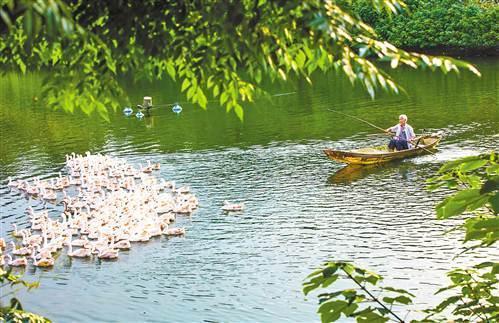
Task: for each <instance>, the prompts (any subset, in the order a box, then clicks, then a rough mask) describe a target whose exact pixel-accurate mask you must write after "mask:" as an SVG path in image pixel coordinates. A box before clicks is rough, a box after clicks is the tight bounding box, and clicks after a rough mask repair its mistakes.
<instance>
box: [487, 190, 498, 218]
mask: <svg viewBox="0 0 499 323" xmlns="http://www.w3.org/2000/svg"><path fill="white" fill-rule="evenodd" d="M489 203H490V206H491V207H492V210H493V211H494V214H495V215H497V214H499V192H497V193H496V194H495V195H494V196H492V197H491V198H489Z"/></svg>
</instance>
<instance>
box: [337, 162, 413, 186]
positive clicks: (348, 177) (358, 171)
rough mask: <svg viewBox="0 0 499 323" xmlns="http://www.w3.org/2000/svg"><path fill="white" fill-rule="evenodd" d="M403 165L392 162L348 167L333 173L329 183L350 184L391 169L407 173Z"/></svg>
mask: <svg viewBox="0 0 499 323" xmlns="http://www.w3.org/2000/svg"><path fill="white" fill-rule="evenodd" d="M401 164H402V163H401V161H392V162H388V163H383V164H375V165H346V166H345V167H343V168H341V169H339V170H337V171H336V172H334V173H332V174H331V175H330V176H329V177H328V182H329V183H331V184H349V183H352V182H355V181H357V180H359V179H362V178H365V177H367V176H369V175H371V174H376V173H380V172H383V171H386V170H387V169H391V168H396V169H397V170H398V171H399V172H400V174H405V173H407V169H406V167H407V166H405V167H404V165H401Z"/></svg>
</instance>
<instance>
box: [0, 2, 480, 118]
mask: <svg viewBox="0 0 499 323" xmlns="http://www.w3.org/2000/svg"><path fill="white" fill-rule="evenodd" d="M350 2H351V1H348V0H342V1H334V0H328V1H322V0H308V1H284V0H281V1H265V0H253V1H249V0H231V1H210V0H204V1H199V0H197V1H196V0H193V1H168V0H166V1H158V0H146V1H124V0H116V1H82V0H0V4H1V6H0V17H1V19H0V21H1V22H0V33H1V35H2V37H1V38H0V52H1V53H2V54H1V55H0V68H1V69H2V70H3V71H6V70H12V69H16V70H19V71H21V72H22V73H25V72H26V71H36V70H41V69H42V70H47V71H48V77H47V81H46V82H45V84H46V85H45V89H46V91H45V95H44V97H45V98H46V100H47V103H48V104H49V105H51V106H56V107H57V106H59V107H62V108H64V109H65V110H67V111H70V112H72V111H73V110H74V109H75V108H80V109H82V110H83V111H84V112H85V113H87V114H90V113H92V112H94V111H97V112H98V113H99V114H100V115H101V116H103V117H104V118H107V112H108V111H107V108H108V107H113V108H116V107H117V106H118V104H119V100H120V98H124V99H125V100H126V93H124V91H123V88H122V87H121V85H120V83H119V77H120V76H121V75H124V74H132V75H133V76H134V77H135V78H136V79H149V80H154V79H161V78H163V77H169V78H171V79H173V80H175V81H176V82H179V84H181V90H182V91H183V92H184V93H185V94H186V96H187V98H188V99H189V100H190V101H192V102H193V103H196V104H199V105H200V106H201V107H202V108H206V106H207V102H208V99H209V98H216V99H218V100H219V102H220V104H221V105H222V106H225V108H226V109H227V111H231V110H234V111H235V113H236V114H237V115H238V116H239V118H241V119H242V118H243V108H242V106H241V103H242V102H243V101H251V100H252V99H253V98H254V97H255V94H262V93H264V91H263V90H262V89H261V84H262V80H263V79H265V78H268V79H270V80H272V81H275V80H277V79H281V80H286V79H287V78H288V77H289V76H290V75H293V74H295V75H298V76H300V77H303V78H305V79H307V80H308V81H310V78H309V77H310V75H311V74H312V73H313V72H314V71H316V70H321V71H328V70H330V69H335V70H337V71H338V72H340V73H342V74H344V75H345V76H346V77H348V78H349V79H350V81H351V82H352V83H356V82H358V83H360V84H362V85H363V86H364V87H365V89H366V90H367V92H368V93H369V94H370V95H371V96H372V97H374V95H375V91H376V90H377V89H378V88H382V89H385V90H388V91H393V92H397V93H398V92H399V88H398V86H397V85H396V83H395V81H394V80H393V79H392V77H391V76H390V75H389V74H388V72H386V71H385V70H383V69H382V68H381V66H380V61H388V62H390V65H389V66H391V68H396V67H398V66H400V65H407V66H410V67H412V68H418V67H429V68H431V69H437V68H440V69H442V71H443V72H444V73H447V72H449V71H456V72H457V71H458V68H465V69H468V70H470V71H472V72H473V73H475V74H479V72H478V71H477V70H476V68H474V67H473V66H472V65H469V64H467V63H464V62H461V61H458V60H454V59H451V58H445V57H432V56H427V55H421V54H417V53H409V52H406V51H403V50H401V49H398V48H396V47H395V46H393V45H392V44H390V43H388V42H386V41H381V40H379V38H378V36H377V35H376V33H375V32H374V30H373V29H372V28H371V27H370V26H368V25H367V24H365V23H364V22H362V20H361V19H360V18H359V17H358V16H357V15H355V14H354V13H352V12H351V11H349V10H348V9H346V8H350V7H351V3H350ZM369 3H370V5H371V6H373V7H374V8H375V9H376V10H378V11H385V12H387V13H390V14H396V13H398V12H400V11H402V10H403V9H404V7H405V4H404V3H403V2H402V1H400V0H370V1H369ZM368 58H369V59H368ZM371 58H372V59H371Z"/></svg>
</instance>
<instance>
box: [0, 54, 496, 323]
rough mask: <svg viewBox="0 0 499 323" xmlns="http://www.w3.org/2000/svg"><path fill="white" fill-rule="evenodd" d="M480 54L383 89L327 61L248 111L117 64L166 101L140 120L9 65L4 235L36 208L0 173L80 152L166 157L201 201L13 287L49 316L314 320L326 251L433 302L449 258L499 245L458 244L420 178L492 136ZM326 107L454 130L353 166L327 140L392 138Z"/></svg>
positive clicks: (46, 170) (34, 169)
mask: <svg viewBox="0 0 499 323" xmlns="http://www.w3.org/2000/svg"><path fill="white" fill-rule="evenodd" d="M473 62H474V63H476V64H477V66H478V67H479V69H480V70H481V72H482V74H483V76H482V78H477V77H474V76H473V75H471V74H469V73H466V72H463V73H462V74H461V75H460V76H456V75H448V76H443V75H441V74H440V73H432V72H430V71H410V70H405V69H402V70H398V71H396V73H395V75H396V78H397V80H398V81H399V82H400V84H401V85H402V86H403V87H404V88H405V89H406V91H407V94H402V95H398V96H396V95H388V94H383V93H381V94H379V95H378V97H377V98H376V99H375V100H371V99H370V98H369V97H368V96H367V95H366V94H365V93H364V92H363V91H362V89H360V88H352V87H351V86H350V84H349V83H348V82H347V81H345V80H343V79H339V78H338V77H337V76H336V75H335V74H334V73H330V74H327V75H316V76H315V77H314V80H313V86H309V85H308V84H307V83H306V82H301V81H292V82H290V83H288V84H286V85H282V84H274V85H271V84H268V85H267V87H266V88H267V89H268V91H269V93H271V95H272V96H271V97H269V98H261V99H258V100H256V101H255V102H254V103H251V104H247V105H246V106H245V119H244V122H240V121H239V120H238V119H237V118H236V116H235V115H234V114H233V113H228V114H227V113H226V112H225V111H224V110H223V109H222V108H220V107H218V106H217V104H216V103H211V104H209V106H208V109H207V110H206V111H205V110H202V109H201V108H199V107H195V106H192V105H190V104H187V103H185V102H184V101H185V99H184V98H183V97H182V96H181V95H180V94H179V88H178V86H176V85H174V84H171V83H168V82H166V81H164V82H160V83H157V84H148V83H140V84H133V83H132V82H131V81H127V80H124V82H125V83H126V84H127V88H128V93H129V95H130V98H131V99H132V101H133V102H134V103H140V102H141V98H142V97H143V96H146V95H149V96H152V98H153V103H155V104H156V105H158V107H157V108H154V109H153V110H152V113H151V116H150V117H147V118H144V119H143V120H138V119H137V118H135V117H134V116H131V117H125V116H124V115H123V114H122V113H121V111H116V112H115V113H113V114H112V115H111V121H110V122H109V123H108V122H105V121H103V120H101V119H99V118H98V117H97V116H95V115H91V116H90V117H87V116H85V115H83V114H82V113H80V112H75V113H74V114H69V113H65V112H62V111H51V110H49V109H47V108H45V107H44V106H43V103H42V102H41V100H36V97H40V96H41V93H40V92H41V84H42V77H41V76H40V75H38V74H35V75H28V76H24V77H20V76H17V75H13V74H6V75H5V76H2V78H0V129H1V138H0V143H1V145H0V194H1V204H0V207H1V221H2V226H1V230H0V235H1V236H2V237H7V236H8V235H9V233H10V232H11V230H12V223H17V224H18V225H20V226H21V227H26V226H27V225H28V223H27V217H26V214H25V213H24V211H25V209H26V207H27V206H28V205H32V206H33V207H34V208H35V209H41V208H43V205H41V204H40V203H39V202H38V201H37V200H30V201H28V200H26V199H25V198H24V197H23V196H21V195H20V194H18V193H16V192H14V191H10V190H9V189H8V187H7V185H6V184H7V178H8V177H9V176H11V177H13V178H16V179H28V178H33V177H35V176H40V177H41V178H46V177H52V176H54V175H57V174H58V172H59V171H61V168H62V167H63V165H64V161H65V158H64V157H65V154H67V153H71V152H77V153H85V152H86V151H91V152H93V153H103V154H109V155H111V156H118V157H122V158H125V159H126V160H127V161H128V162H130V163H132V164H138V163H144V161H145V160H148V159H149V160H153V161H157V162H160V163H161V165H162V168H161V171H160V176H161V177H163V178H165V179H169V180H175V181H176V182H177V183H178V184H180V185H189V186H190V187H191V190H192V192H194V194H196V196H197V197H198V198H199V201H200V207H199V209H198V210H196V211H195V212H194V213H193V214H192V216H190V217H185V216H178V218H177V222H178V225H180V226H185V227H186V229H187V234H186V236H185V237H184V238H171V239H167V238H166V237H164V238H160V239H155V240H154V241H151V242H149V243H145V244H137V245H134V247H133V248H132V249H131V250H130V251H128V252H123V253H121V254H120V260H119V261H116V262H105V261H103V262H100V261H96V260H86V261H82V260H77V259H76V260H70V259H69V258H68V257H67V256H66V255H65V254H62V255H61V256H59V257H58V258H57V260H56V265H55V267H54V268H53V269H50V270H40V269H32V267H30V268H28V269H27V270H26V273H25V277H26V279H27V280H40V282H41V286H40V288H38V289H36V290H33V291H31V292H29V293H22V294H20V295H19V297H20V298H21V299H22V301H23V303H24V305H25V308H27V309H28V310H31V311H34V312H36V313H39V314H42V315H45V316H47V317H49V318H51V319H53V320H54V321H55V322H67V321H108V322H135V321H170V322H198V321H209V322H215V321H224V322H225V321H236V322H275V321H280V322H308V321H318V319H319V317H318V316H317V314H316V308H317V302H316V298H314V297H313V296H312V297H309V298H308V299H305V297H304V296H303V294H302V293H301V284H302V282H303V280H304V278H305V277H306V275H307V274H309V273H310V272H311V271H312V270H313V269H314V268H316V267H318V266H319V265H320V264H321V263H322V262H324V261H325V260H328V259H345V260H351V261H354V262H355V263H357V264H358V265H361V266H365V267H367V268H369V269H371V270H373V271H376V272H378V273H380V274H382V275H384V276H385V278H386V283H387V284H392V285H396V286H399V287H401V288H406V289H408V290H410V291H411V292H412V293H414V294H415V295H416V296H417V298H416V304H415V305H414V306H413V309H418V308H424V307H425V306H426V305H427V304H429V303H434V302H435V301H436V300H438V298H437V297H436V296H434V295H433V293H434V292H435V291H436V290H437V289H438V286H439V285H441V284H445V283H446V282H447V280H446V277H445V272H446V271H448V270H450V269H451V268H453V267H455V266H458V265H460V264H471V263H474V262H475V261H478V260H479V259H478V258H487V259H491V258H493V259H495V260H496V261H497V260H499V252H497V250H495V251H490V250H489V251H488V252H489V253H488V254H485V253H480V252H475V253H473V254H467V255H465V256H462V257H459V258H456V259H454V256H455V255H456V254H458V253H459V252H460V250H461V243H460V242H459V238H460V237H461V234H460V233H454V234H444V232H445V231H446V230H447V229H449V228H450V227H451V226H452V225H453V221H447V222H441V221H437V220H435V214H434V209H433V208H434V206H435V204H436V203H437V202H438V201H440V200H441V199H442V198H443V196H444V193H438V194H435V193H430V192H428V191H427V190H426V189H425V180H426V179H428V178H429V177H431V176H432V175H433V174H434V173H435V171H436V170H437V169H438V168H439V166H440V165H441V164H442V163H443V162H445V161H448V160H452V159H456V158H458V157H462V156H466V155H471V154H477V153H480V152H486V151H490V150H491V149H497V148H499V147H498V146H499V145H498V142H499V135H498V133H499V107H498V106H499V105H498V91H497V90H498V88H499V84H498V79H497V76H498V71H499V62H498V61H497V60H496V59H476V60H474V61H473ZM175 102H179V103H180V104H181V105H182V107H183V111H182V112H181V113H180V114H178V115H177V114H175V113H172V111H171V105H167V104H173V103H175ZM329 109H337V110H340V111H343V112H345V113H348V114H351V115H355V116H357V117H360V118H364V119H366V120H368V121H369V122H372V123H374V124H376V125H379V126H381V127H383V128H387V127H388V126H392V125H394V124H395V123H396V122H397V119H398V115H399V114H401V113H405V114H407V115H408V116H409V123H410V124H411V125H412V126H413V127H414V128H415V129H416V132H421V131H422V129H423V128H425V129H427V131H437V130H441V131H443V132H444V133H445V137H444V139H443V141H442V142H441V144H440V146H439V150H438V152H437V153H436V154H435V155H425V156H420V157H416V158H412V159H407V160H404V161H402V162H398V163H395V164H388V165H386V166H383V167H376V168H365V169H361V170H360V171H351V170H349V169H347V170H345V169H343V167H344V166H343V165H341V164H337V163H335V162H332V161H330V160H328V159H327V158H326V157H325V155H324V154H323V153H322V150H323V149H324V148H328V147H335V148H355V147H361V146H365V145H370V144H384V143H386V142H387V139H386V137H384V136H382V135H376V130H375V129H372V128H370V127H369V126H367V125H366V124H363V123H361V122H358V121H356V120H353V119H348V118H346V117H344V116H342V115H338V114H334V113H332V112H331V111H330V110H329ZM224 200H231V201H244V202H245V205H246V210H245V211H244V212H243V213H239V214H230V215H227V214H224V213H223V212H222V211H221V210H220V207H221V206H222V205H223V201H224ZM52 208H53V207H52ZM57 210H59V211H60V210H61V209H60V207H57ZM51 214H53V215H54V216H57V214H58V213H57V212H52V213H51ZM9 240H10V239H9ZM494 252H495V254H494Z"/></svg>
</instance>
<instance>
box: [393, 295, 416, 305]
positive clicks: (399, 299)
mask: <svg viewBox="0 0 499 323" xmlns="http://www.w3.org/2000/svg"><path fill="white" fill-rule="evenodd" d="M395 302H397V303H400V304H404V305H408V304H412V300H411V299H410V298H409V297H407V296H404V295H400V296H397V297H395Z"/></svg>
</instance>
